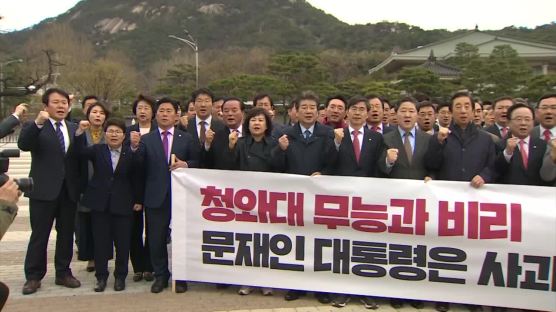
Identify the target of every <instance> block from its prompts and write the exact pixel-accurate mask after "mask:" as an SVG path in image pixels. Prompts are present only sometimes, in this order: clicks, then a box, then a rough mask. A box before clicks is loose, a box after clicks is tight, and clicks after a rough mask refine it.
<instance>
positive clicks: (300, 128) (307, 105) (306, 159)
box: [273, 92, 337, 176]
mask: <svg viewBox="0 0 556 312" xmlns="http://www.w3.org/2000/svg"><path fill="white" fill-rule="evenodd" d="M317 107H318V97H317V96H316V95H315V94H314V93H312V92H304V93H303V95H302V96H301V97H300V99H299V100H298V101H296V111H297V119H298V120H299V122H298V123H297V124H295V126H293V127H289V128H288V129H286V131H285V134H284V135H282V136H281V137H280V138H279V139H278V146H277V147H275V148H274V151H273V163H274V164H275V168H284V171H285V172H286V173H292V174H302V175H310V176H314V175H319V174H331V173H333V171H334V164H335V161H336V156H337V151H336V148H335V146H334V131H333V130H332V128H330V127H328V126H324V125H322V124H319V123H317Z"/></svg>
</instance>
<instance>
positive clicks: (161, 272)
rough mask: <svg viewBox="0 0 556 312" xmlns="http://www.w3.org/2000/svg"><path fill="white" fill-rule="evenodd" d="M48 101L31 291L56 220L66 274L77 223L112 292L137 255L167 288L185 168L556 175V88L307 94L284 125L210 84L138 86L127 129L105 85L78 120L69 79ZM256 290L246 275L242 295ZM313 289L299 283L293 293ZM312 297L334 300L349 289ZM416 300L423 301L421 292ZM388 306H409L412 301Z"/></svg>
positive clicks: (41, 125)
mask: <svg viewBox="0 0 556 312" xmlns="http://www.w3.org/2000/svg"><path fill="white" fill-rule="evenodd" d="M42 102H43V105H44V109H43V110H41V111H40V112H39V114H38V115H37V117H36V119H35V120H33V121H29V122H27V123H25V124H24V125H23V128H22V130H21V133H20V137H19V142H18V145H19V148H20V149H21V150H23V151H30V152H31V156H32V162H31V171H30V177H32V178H33V179H34V183H35V187H34V189H33V190H32V191H30V192H28V193H26V194H25V195H26V196H27V197H29V210H30V221H31V230H32V234H31V237H30V240H29V246H28V250H27V255H26V258H25V269H24V270H25V277H26V282H25V284H24V286H23V290H22V291H23V294H32V293H34V292H36V291H37V290H38V288H40V286H41V280H42V279H43V277H44V276H45V274H46V268H47V266H46V264H47V260H46V249H47V244H48V237H49V234H50V231H51V228H52V225H53V222H54V221H55V224H56V225H55V226H56V231H57V240H56V252H55V260H54V261H55V270H56V275H55V276H56V279H55V282H56V284H57V285H62V286H65V287H69V288H76V287H80V285H81V283H80V282H79V281H78V280H77V279H76V278H75V277H74V276H73V274H72V271H71V269H70V263H71V260H72V256H73V243H74V232H75V234H76V240H77V246H78V259H79V260H83V261H89V262H88V265H87V270H88V271H90V272H93V271H94V272H95V277H96V280H97V282H96V285H95V288H94V291H96V292H102V291H104V290H105V288H106V287H107V281H108V277H109V272H108V261H109V260H110V259H112V258H115V269H114V272H113V274H114V284H113V287H114V290H116V291H122V290H124V289H125V285H126V278H127V275H128V262H129V258H131V263H132V267H133V271H134V272H133V281H134V282H140V281H142V280H146V281H153V283H152V286H151V292H153V293H160V292H162V291H163V290H164V289H165V288H167V287H168V281H169V278H170V270H169V266H168V254H167V244H168V242H169V240H170V234H169V233H170V220H171V198H172V196H171V178H170V172H171V171H172V170H175V169H177V168H207V169H226V170H247V171H265V172H282V173H289V174H301V175H310V176H315V175H321V174H322V175H338V176H360V177H379V178H397V179H415V180H422V181H425V182H426V181H428V180H431V179H435V180H449V181H465V182H468V183H470V185H471V186H472V187H475V188H480V187H481V186H483V185H484V184H486V183H506V184H522V185H538V186H556V94H547V95H545V96H543V97H542V98H540V99H539V100H538V102H537V103H536V105H530V104H529V103H527V102H526V101H525V100H522V99H512V98H510V97H503V98H499V99H496V100H494V101H493V102H492V103H489V102H486V101H485V102H481V101H475V100H474V99H473V97H472V96H471V95H470V94H469V93H467V92H457V93H455V94H454V95H453V96H452V97H451V99H450V101H448V102H447V103H435V102H434V101H429V100H423V101H417V100H415V99H413V98H411V97H407V98H403V99H401V100H400V101H399V102H398V103H396V104H395V105H394V103H390V102H389V101H388V100H387V99H384V98H382V97H379V96H376V95H369V96H365V97H363V96H354V97H352V98H350V99H345V98H344V97H342V96H334V97H331V98H329V99H327V100H326V102H325V105H324V107H323V108H322V110H319V106H320V103H321V102H320V101H319V98H318V97H317V96H316V95H315V94H314V93H312V92H304V93H303V94H301V95H300V96H299V97H297V98H296V99H295V100H294V101H292V104H291V105H290V106H288V108H287V115H288V119H289V120H288V121H287V122H286V123H284V124H282V123H280V122H278V121H277V119H278V118H277V113H276V110H275V106H274V104H273V100H272V98H271V97H270V96H269V95H267V94H261V95H257V96H256V97H255V98H254V99H253V107H252V108H250V109H247V108H246V105H245V103H244V102H243V100H242V99H239V98H237V97H226V98H223V99H217V98H216V97H215V96H214V94H213V93H212V92H211V91H210V90H208V89H205V88H201V89H198V90H195V91H194V92H193V93H192V95H191V99H190V101H189V102H188V103H187V105H184V107H181V106H180V104H179V103H178V102H177V101H176V100H174V99H171V98H167V97H164V98H160V99H158V100H156V101H155V100H154V99H152V98H151V97H148V96H143V95H140V96H138V98H137V99H136V100H135V102H134V103H133V114H134V115H135V120H136V123H135V124H134V125H131V126H127V127H126V124H125V123H124V121H123V120H121V119H118V118H110V116H109V115H110V112H109V111H108V109H107V108H106V106H105V105H103V104H102V103H101V102H100V101H99V100H98V99H97V98H96V97H94V96H87V97H85V98H84V99H83V101H82V105H83V111H84V112H85V113H86V114H85V115H86V117H85V118H84V119H83V120H79V121H78V120H70V118H68V112H69V108H70V105H71V103H70V97H69V95H68V93H66V92H65V91H64V90H61V89H49V90H47V91H46V92H45V93H44V95H43V97H42ZM320 111H322V113H320ZM144 233H145V235H144ZM114 250H115V254H114ZM217 287H219V288H220V287H227V285H217ZM255 289H256V288H254V287H251V286H250V285H244V286H241V287H240V288H239V294H241V295H247V294H249V293H251V292H252V291H254V290H255ZM186 290H187V282H186V281H177V282H176V286H175V291H176V292H177V293H181V292H185V291H186ZM261 290H262V293H263V295H271V294H272V289H270V288H262V289H261ZM304 294H305V292H303V291H300V290H296V289H292V290H289V291H287V293H286V295H285V299H286V300H295V299H298V298H299V297H300V296H302V295H304ZM315 297H316V298H317V299H318V301H319V302H321V303H332V305H334V306H336V307H344V306H346V305H347V303H348V302H349V301H350V299H351V298H352V296H350V295H349V294H328V293H316V294H315ZM359 299H360V300H361V301H362V302H363V304H364V305H365V307H366V308H369V309H376V308H378V304H377V301H376V298H374V297H360V298H359ZM407 302H408V304H411V305H412V306H414V307H416V308H422V307H423V303H422V302H421V301H416V300H407ZM391 304H392V306H394V307H396V308H397V307H401V306H402V305H403V304H404V299H403V298H399V299H398V298H393V299H391ZM469 308H470V309H471V310H477V309H480V307H478V306H469ZM436 309H437V310H438V311H448V310H449V303H442V302H440V303H436Z"/></svg>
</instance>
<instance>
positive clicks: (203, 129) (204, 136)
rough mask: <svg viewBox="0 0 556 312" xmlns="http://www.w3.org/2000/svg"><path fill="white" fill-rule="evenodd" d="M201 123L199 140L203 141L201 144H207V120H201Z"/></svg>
mask: <svg viewBox="0 0 556 312" xmlns="http://www.w3.org/2000/svg"><path fill="white" fill-rule="evenodd" d="M200 124H201V127H200V128H199V132H200V133H199V142H200V143H201V146H205V141H206V139H207V128H206V127H205V124H206V122H205V121H201V122H200Z"/></svg>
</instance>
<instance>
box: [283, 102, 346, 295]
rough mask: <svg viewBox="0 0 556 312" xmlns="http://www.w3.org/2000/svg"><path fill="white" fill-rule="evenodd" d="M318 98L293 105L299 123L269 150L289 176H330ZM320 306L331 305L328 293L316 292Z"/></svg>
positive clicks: (331, 151)
mask: <svg viewBox="0 0 556 312" xmlns="http://www.w3.org/2000/svg"><path fill="white" fill-rule="evenodd" d="M318 103H319V100H318V97H317V96H316V95H315V94H314V93H312V92H304V93H303V94H302V95H301V97H300V98H299V99H298V100H297V101H296V102H295V108H296V111H297V120H298V123H297V124H295V126H293V127H289V128H288V129H286V131H285V134H284V135H282V136H281V137H280V138H279V139H278V146H276V147H275V148H274V150H273V151H272V162H273V166H274V167H275V168H283V171H284V172H286V173H291V174H302V175H310V176H316V175H320V174H331V173H333V170H334V163H335V160H336V156H337V151H336V147H335V146H334V131H333V130H332V128H330V127H328V126H325V125H322V124H320V123H318V122H317V117H318ZM304 294H305V292H303V291H298V290H289V291H288V292H287V293H286V296H285V299H286V300H288V301H290V300H296V299H298V298H299V297H300V296H301V295H304ZM315 296H316V297H317V299H318V300H319V302H321V303H330V301H331V299H330V296H329V295H328V294H324V293H315Z"/></svg>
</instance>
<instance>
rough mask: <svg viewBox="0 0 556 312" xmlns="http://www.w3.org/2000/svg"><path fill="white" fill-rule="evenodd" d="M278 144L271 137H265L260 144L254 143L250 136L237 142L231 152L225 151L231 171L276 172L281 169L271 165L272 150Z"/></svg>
mask: <svg viewBox="0 0 556 312" xmlns="http://www.w3.org/2000/svg"><path fill="white" fill-rule="evenodd" d="M277 144H278V142H277V141H276V140H274V139H273V138H272V137H271V136H266V137H264V138H263V140H262V141H261V142H255V140H253V137H252V136H251V135H247V136H244V137H242V138H239V139H238V140H237V143H236V145H235V146H234V148H233V149H232V150H230V149H229V148H228V149H227V155H226V157H228V158H229V159H230V160H231V162H232V168H231V169H233V170H243V171H262V172H278V171H281V168H276V167H274V165H273V163H272V150H273V149H274V148H275V147H276V145H277Z"/></svg>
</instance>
